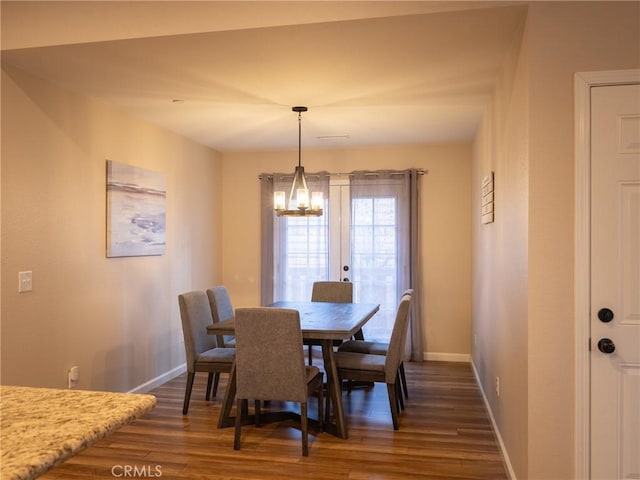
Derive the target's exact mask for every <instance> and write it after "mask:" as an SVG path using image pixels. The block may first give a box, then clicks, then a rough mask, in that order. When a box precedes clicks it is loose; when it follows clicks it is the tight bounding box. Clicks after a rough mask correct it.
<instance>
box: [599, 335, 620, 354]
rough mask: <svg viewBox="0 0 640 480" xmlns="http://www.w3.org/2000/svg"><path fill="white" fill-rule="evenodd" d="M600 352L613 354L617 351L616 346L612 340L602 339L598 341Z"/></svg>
mask: <svg viewBox="0 0 640 480" xmlns="http://www.w3.org/2000/svg"><path fill="white" fill-rule="evenodd" d="M598 350H600V351H601V352H602V353H606V354H611V353H613V352H615V351H616V344H615V343H613V340H611V339H610V338H601V339H600V340H598Z"/></svg>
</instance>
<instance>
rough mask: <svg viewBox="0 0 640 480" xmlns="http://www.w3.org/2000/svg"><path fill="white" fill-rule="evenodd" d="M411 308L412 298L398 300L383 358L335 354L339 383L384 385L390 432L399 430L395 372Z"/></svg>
mask: <svg viewBox="0 0 640 480" xmlns="http://www.w3.org/2000/svg"><path fill="white" fill-rule="evenodd" d="M410 309H411V295H404V296H403V297H402V298H401V299H400V304H399V305H398V310H397V313H396V320H395V323H394V325H393V331H392V332H391V339H390V341H389V347H388V348H387V354H386V355H374V354H370V353H357V352H344V351H343V352H341V351H338V352H336V353H335V355H334V360H335V362H336V367H337V370H338V378H339V379H340V384H342V381H343V380H356V381H362V382H381V383H386V384H387V394H388V396H389V406H390V407H391V418H392V420H393V429H394V430H398V428H399V426H398V413H399V406H398V403H399V402H400V397H401V395H402V393H401V392H399V383H398V382H399V380H398V377H399V375H398V369H399V367H400V363H401V362H402V354H403V352H404V344H405V340H406V336H407V330H408V326H409V311H410Z"/></svg>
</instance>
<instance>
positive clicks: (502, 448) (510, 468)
mask: <svg viewBox="0 0 640 480" xmlns="http://www.w3.org/2000/svg"><path fill="white" fill-rule="evenodd" d="M471 368H472V369H473V375H474V376H475V377H476V383H477V384H478V388H479V389H480V393H481V394H482V400H483V401H484V406H485V408H486V409H487V413H488V414H489V418H490V419H491V425H492V426H493V431H494V432H495V433H496V438H497V439H498V446H499V447H500V453H501V454H502V459H503V460H504V464H505V465H506V467H507V475H509V478H510V479H511V480H517V479H516V473H515V472H514V471H513V466H512V465H511V460H510V459H509V453H508V452H507V448H506V447H505V445H504V442H503V441H502V435H500V430H499V429H498V424H497V423H496V419H495V418H494V416H493V412H492V411H491V405H489V400H488V399H487V396H486V395H485V394H484V388H482V382H481V381H480V376H479V375H478V371H477V370H476V366H475V364H474V363H473V360H471Z"/></svg>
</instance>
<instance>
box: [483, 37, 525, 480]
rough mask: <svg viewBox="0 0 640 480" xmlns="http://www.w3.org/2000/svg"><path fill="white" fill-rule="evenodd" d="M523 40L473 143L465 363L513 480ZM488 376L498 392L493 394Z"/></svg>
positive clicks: (521, 331) (520, 321)
mask: <svg viewBox="0 0 640 480" xmlns="http://www.w3.org/2000/svg"><path fill="white" fill-rule="evenodd" d="M523 58H525V59H526V45H523V44H522V32H520V33H519V35H518V36H517V37H516V38H515V39H514V44H513V48H512V49H511V51H510V54H509V57H508V58H507V59H506V62H505V67H504V72H503V75H502V77H501V78H500V81H499V82H498V88H497V89H496V93H495V96H494V100H493V102H492V104H491V106H490V108H489V109H488V110H487V114H486V115H485V118H484V120H483V122H482V124H481V127H480V129H479V131H478V134H477V136H476V142H475V144H474V161H473V180H472V195H473V199H472V204H473V210H472V211H473V212H474V215H473V216H472V224H473V294H472V295H473V308H472V310H473V326H472V331H473V335H474V340H475V341H474V345H473V364H474V367H475V369H476V371H477V374H478V377H479V379H480V382H481V383H482V385H483V390H484V393H485V396H486V397H487V399H488V401H489V403H490V405H491V410H492V413H493V416H494V418H495V421H496V424H497V426H498V428H499V430H500V434H501V437H502V439H503V441H504V442H505V444H506V446H507V448H508V454H509V458H510V461H511V463H512V465H513V468H514V470H515V473H516V476H517V478H526V475H524V473H526V469H527V445H528V443H527V403H528V402H527V394H528V390H527V383H526V378H527V325H528V323H527V320H528V316H527V288H528V286H527V273H528V264H527V262H528V239H527V235H528V225H527V209H528V160H529V156H528V149H527V147H528V141H527V139H528V97H527V94H528V87H527V78H526V74H527V65H526V63H525V62H524V61H523ZM491 171H493V172H494V175H495V178H494V182H495V222H494V223H490V224H482V223H481V221H480V215H479V213H478V212H480V206H481V201H480V200H481V192H480V187H481V185H482V179H483V177H484V176H486V175H487V174H488V173H489V172H491ZM496 377H499V379H500V380H499V381H500V395H499V396H498V394H497V392H496Z"/></svg>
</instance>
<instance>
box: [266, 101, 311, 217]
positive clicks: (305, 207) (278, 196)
mask: <svg viewBox="0 0 640 480" xmlns="http://www.w3.org/2000/svg"><path fill="white" fill-rule="evenodd" d="M291 110H292V111H294V112H298V166H297V167H296V171H295V173H294V175H293V182H291V189H290V190H289V197H288V198H287V197H286V194H285V192H283V191H278V192H273V209H274V210H275V212H276V214H277V215H278V216H279V217H282V216H290V217H319V216H320V215H322V204H323V203H324V199H323V195H322V192H311V194H310V193H309V187H308V186H307V177H306V176H305V174H304V167H303V166H302V151H301V144H302V112H306V111H307V107H293V108H292V109H291Z"/></svg>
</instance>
